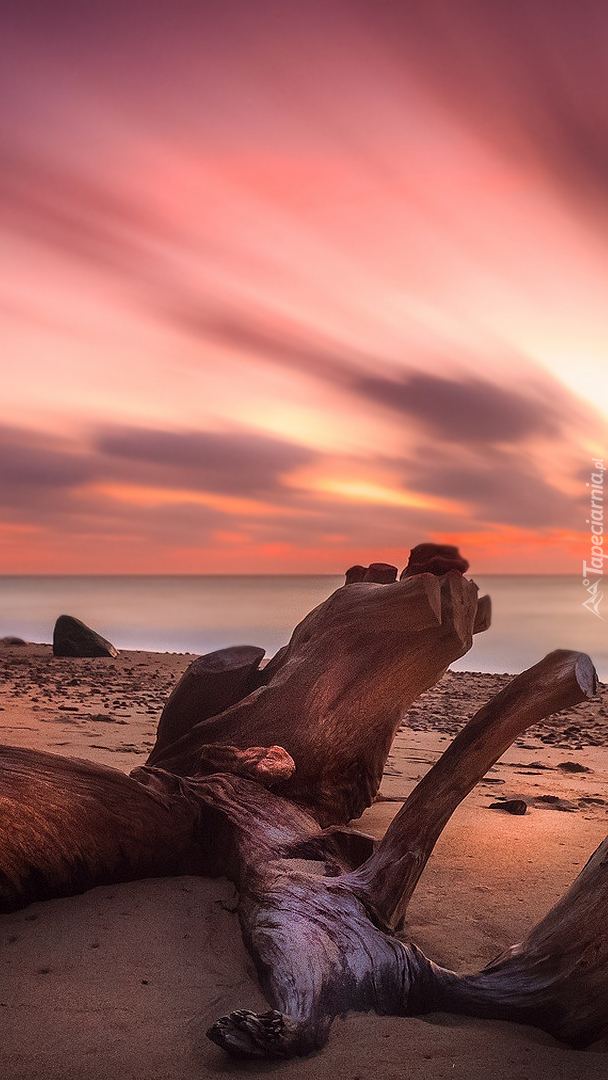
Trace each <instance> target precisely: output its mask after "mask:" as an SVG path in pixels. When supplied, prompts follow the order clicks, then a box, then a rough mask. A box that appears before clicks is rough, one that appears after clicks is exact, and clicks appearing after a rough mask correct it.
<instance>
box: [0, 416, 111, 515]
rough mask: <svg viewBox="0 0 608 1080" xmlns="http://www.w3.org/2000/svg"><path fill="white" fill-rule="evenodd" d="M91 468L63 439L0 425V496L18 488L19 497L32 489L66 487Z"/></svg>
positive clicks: (85, 477) (30, 494)
mask: <svg viewBox="0 0 608 1080" xmlns="http://www.w3.org/2000/svg"><path fill="white" fill-rule="evenodd" d="M95 472H96V470H95V466H94V463H93V462H92V461H90V460H89V459H88V458H87V457H86V456H84V455H81V454H79V453H77V452H75V451H74V449H73V448H72V447H71V446H70V444H69V443H66V442H65V441H64V440H61V439H57V438H53V437H51V436H45V435H42V434H38V433H36V432H32V431H28V430H25V429H21V428H15V427H10V426H7V425H3V426H0V499H6V498H7V497H8V495H9V493H13V494H14V493H16V492H21V500H22V501H23V500H31V499H32V498H34V497H35V494H36V493H35V492H34V491H33V489H45V488H48V489H52V490H53V491H54V492H57V491H58V490H61V489H65V490H69V489H71V488H74V487H77V486H78V485H80V484H83V483H85V482H86V481H88V480H91V479H92V478H93V477H94V475H95Z"/></svg>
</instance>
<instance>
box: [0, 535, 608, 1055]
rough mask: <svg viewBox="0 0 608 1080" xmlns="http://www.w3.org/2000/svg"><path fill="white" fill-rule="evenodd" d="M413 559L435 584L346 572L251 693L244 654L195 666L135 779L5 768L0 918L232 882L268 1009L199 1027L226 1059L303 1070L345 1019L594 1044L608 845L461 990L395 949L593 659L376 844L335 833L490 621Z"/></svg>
mask: <svg viewBox="0 0 608 1080" xmlns="http://www.w3.org/2000/svg"><path fill="white" fill-rule="evenodd" d="M418 554H419V555H420V560H419V561H420V563H421V565H425V566H431V567H432V569H430V570H425V571H423V572H421V573H418V572H412V570H415V567H416V565H417V563H416V561H415V560H414V563H413V564H412V566H411V569H409V570H408V573H407V574H405V576H402V578H401V580H399V581H396V580H394V577H395V576H396V573H395V574H393V569H394V568H387V566H386V564H372V567H370V568H368V569H366V568H364V567H357V568H353V570H352V572H349V573H350V579H348V578H347V582H348V583H347V584H346V585H345V586H343V587H342V588H341V589H338V590H337V591H336V592H335V593H334V594H333V595H332V596H330V597H329V599H328V600H326V601H325V602H324V603H323V604H321V605H319V607H317V608H316V609H315V610H314V611H312V612H311V613H310V614H309V615H308V616H307V617H306V618H305V619H304V620H303V621H302V622H301V623H300V624H299V626H297V627H296V629H295V631H294V633H293V635H292V638H291V641H290V642H289V644H288V645H287V646H286V647H284V648H283V649H282V650H280V651H279V653H278V654H277V656H276V657H275V658H274V659H273V660H272V661H270V663H269V664H268V666H267V668H266V669H265V670H263V671H261V672H260V671H258V664H259V659H260V655H259V650H255V649H253V648H249V649H248V648H247V647H238V648H236V649H234V650H222V651H221V655H220V654H212V657H211V658H206V659H205V658H201V660H199V661H195V666H194V667H193V668H191V669H190V671H189V672H187V673H186V675H185V676H184V679H183V680H182V683H181V684H180V685H179V686H178V687H177V688H176V690H175V691H174V694H173V695H172V698H171V699H170V702H169V703H168V705H167V707H166V709H165V711H164V713H163V717H162V718H161V723H160V724H159V730H158V736H157V741H156V745H155V747H154V749H153V751H152V753H151V755H150V758H149V760H148V763H147V764H146V765H145V766H143V767H140V768H137V769H135V770H133V773H132V774H131V776H130V777H127V776H124V775H123V774H121V773H119V772H117V771H116V770H113V769H107V768H104V767H101V766H96V765H93V764H92V763H88V762H81V761H75V760H70V759H65V758H61V757H57V756H55V755H52V754H42V753H37V752H35V751H28V750H17V749H15V748H10V747H6V748H3V750H2V752H1V754H0V799H1V802H2V817H1V818H0V822H1V824H0V908H1V909H2V910H4V911H7V910H14V909H15V908H16V907H19V906H23V905H25V904H27V903H29V902H31V901H32V900H35V899H36V900H40V899H45V898H47V897H51V896H64V895H68V894H69V893H74V892H78V891H82V890H84V889H86V888H91V887H92V886H93V885H98V884H102V883H109V882H117V881H126V880H131V879H133V878H136V877H144V876H150V875H155V876H158V875H162V874H178V873H201V874H212V875H218V874H225V875H226V876H227V877H229V878H230V879H231V880H232V881H233V882H234V883H235V885H236V886H237V888H238V890H239V897H240V899H239V908H238V913H239V920H240V923H241V928H242V932H243V938H244V942H245V945H246V946H247V948H248V949H249V951H250V953H251V955H252V957H253V959H254V961H255V963H256V967H257V970H258V973H259V977H260V981H261V984H262V987H263V989H264V991H265V994H266V996H267V999H268V1003H269V1006H270V1008H269V1010H268V1011H267V1012H265V1013H262V1014H258V1013H252V1012H249V1011H247V1010H246V1009H242V1010H238V1011H236V1012H233V1013H231V1014H230V1015H229V1016H225V1017H222V1018H221V1019H219V1020H218V1021H217V1022H216V1023H215V1024H214V1025H213V1027H212V1028H211V1029H210V1031H209V1033H208V1034H209V1036H210V1038H211V1039H213V1040H214V1042H216V1043H217V1044H218V1045H220V1046H221V1047H223V1049H224V1050H226V1051H227V1053H229V1054H231V1055H236V1056H244V1057H267V1058H288V1057H291V1056H294V1055H297V1054H305V1053H309V1052H311V1051H313V1050H316V1049H319V1048H320V1047H321V1046H322V1045H323V1043H324V1042H325V1041H326V1039H327V1037H328V1034H329V1031H330V1028H331V1024H332V1021H333V1019H334V1018H335V1017H336V1016H338V1015H343V1014H344V1013H346V1012H347V1011H349V1010H363V1011H368V1010H376V1012H378V1013H385V1014H395V1015H413V1014H416V1013H421V1012H425V1011H428V1010H431V1009H444V1010H451V1011H456V1012H463V1013H470V1014H472V1015H475V1016H488V1017H499V1018H501V1019H507V1020H509V1019H510V1020H517V1021H524V1022H525V1023H528V1024H535V1025H537V1026H540V1027H543V1028H545V1030H547V1031H550V1032H551V1033H552V1034H554V1035H556V1036H558V1037H560V1038H562V1039H564V1040H567V1041H568V1042H570V1043H572V1044H573V1045H577V1046H584V1045H587V1044H589V1043H591V1042H593V1041H596V1040H599V1039H602V1038H606V1037H607V1036H608V931H607V929H606V926H607V924H608V920H607V919H606V915H607V914H608V847H607V844H608V840H607V841H605V842H604V844H602V845H601V847H600V848H599V849H598V851H597V852H596V854H595V855H594V856H593V858H592V859H591V860H590V861H589V863H588V864H587V866H586V867H585V869H584V870H583V872H582V873H581V874H580V875H579V877H578V879H577V881H576V882H575V884H574V885H573V886H572V888H571V889H570V891H569V892H568V893H567V894H566V896H565V897H564V898H563V899H562V900H561V901H560V903H559V904H557V905H556V907H555V908H554V909H553V910H552V911H551V912H549V914H548V915H547V916H546V917H545V919H543V920H542V921H541V922H540V923H539V925H538V926H537V927H536V928H534V929H533V930H532V931H531V933H530V934H529V935H528V937H527V938H526V940H525V941H524V942H523V943H522V944H520V945H517V946H514V947H513V948H512V949H509V950H507V951H506V952H505V953H504V954H503V955H502V956H500V957H499V958H498V959H497V960H495V961H494V962H493V963H492V964H490V965H488V967H487V968H485V969H484V970H483V971H482V972H479V973H477V974H474V975H469V976H457V975H455V974H454V973H453V972H451V971H448V970H446V969H444V968H441V967H438V966H437V965H435V964H434V963H433V962H432V961H431V960H429V959H427V958H426V957H425V956H424V955H423V954H422V953H421V951H420V950H419V949H418V948H417V947H416V945H414V944H413V943H410V942H408V941H405V940H403V939H402V938H401V937H399V936H397V931H398V930H399V929H400V928H401V927H402V926H403V920H404V915H405V912H406V909H407V904H408V902H409V899H410V897H411V895H412V893H413V891H414V889H415V887H416V884H417V882H418V880H419V877H420V875H421V873H422V872H423V870H424V867H425V865H426V862H427V860H428V858H429V855H430V854H431V852H432V850H433V847H434V845H435V843H436V840H437V838H438V836H439V835H440V833H441V830H442V829H443V828H444V826H445V824H446V822H447V821H448V820H449V817H450V815H451V814H452V813H453V811H454V810H455V808H456V807H457V806H458V804H459V803H460V802H461V800H462V799H463V798H464V797H465V796H466V795H467V794H468V792H470V791H471V789H472V788H473V787H474V786H475V784H476V783H477V782H478V781H479V780H480V779H481V778H482V777H483V775H484V774H485V772H486V771H487V770H488V769H489V768H490V767H491V765H492V764H493V763H494V762H495V761H496V760H497V759H498V757H500V755H501V754H502V753H503V752H504V751H505V750H506V749H507V747H508V746H509V745H510V744H511V743H512V742H513V740H514V739H515V738H517V736H518V735H520V734H521V733H522V732H523V731H525V729H526V728H527V727H528V726H529V725H530V724H533V723H536V722H538V721H539V720H541V719H543V718H544V717H546V716H548V715H550V714H551V713H553V712H555V711H557V710H559V709H562V708H565V707H570V706H574V705H576V704H577V703H578V702H580V701H583V700H584V699H585V698H586V697H589V696H591V695H592V694H593V693H594V692H595V689H596V685H597V680H596V675H595V671H594V668H593V665H592V664H591V661H590V660H589V658H588V657H586V656H584V655H583V654H580V653H576V652H568V651H565V650H559V651H557V652H554V653H551V654H550V655H549V656H547V657H545V658H544V660H541V661H540V662H539V663H538V664H536V665H535V666H534V667H532V668H530V669H529V670H528V671H525V672H524V673H523V674H522V675H519V676H517V677H516V678H514V679H513V680H512V682H511V683H510V684H509V685H508V686H507V688H506V689H505V690H503V691H502V692H501V693H500V694H498V695H497V696H496V697H494V698H493V699H492V700H491V701H489V702H488V703H487V704H486V705H485V706H484V707H483V708H482V709H480V710H479V711H478V712H477V713H476V714H475V716H473V717H472V719H471V720H470V721H469V722H468V724H466V726H465V727H464V728H463V730H462V731H461V732H460V734H459V735H458V736H457V737H456V739H455V740H454V741H453V743H452V744H451V746H449V747H448V749H447V750H446V751H445V753H444V754H443V756H442V757H441V758H440V759H439V761H438V762H437V763H436V764H435V765H434V766H433V768H432V769H431V770H430V771H429V772H428V773H427V775H426V776H425V777H424V778H423V779H422V780H421V781H420V782H419V784H418V785H417V787H416V788H415V789H414V790H413V791H412V793H411V794H410V796H409V798H408V799H407V800H406V802H405V803H404V805H403V807H402V809H401V810H400V812H399V813H398V814H397V816H396V817H395V819H394V820H393V822H392V824H391V825H390V827H389V829H388V830H387V832H386V835H385V836H384V838H383V839H382V840H381V841H380V842H379V843H377V844H376V843H374V841H373V840H372V839H371V838H370V837H369V836H366V835H365V834H364V833H361V832H358V831H357V830H356V829H353V828H352V827H350V826H349V825H348V822H349V820H350V819H351V818H353V817H357V816H359V815H360V814H361V812H362V811H363V809H364V808H365V807H366V806H369V805H370V803H371V801H372V799H373V798H374V795H375V794H376V793H377V790H378V787H379V785H380V780H381V777H382V770H383V767H384V764H385V761H386V758H387V756H388V753H389V750H390V746H391V743H392V740H393V738H394V735H395V732H396V730H397V727H398V725H399V723H400V720H401V717H402V715H403V712H404V710H405V709H406V708H407V707H408V706H409V704H410V703H411V702H412V701H414V700H415V698H416V697H417V696H418V695H419V694H420V693H421V692H422V691H423V690H425V689H427V688H428V687H430V686H432V685H433V684H434V683H435V682H437V680H438V679H439V678H440V677H441V675H442V674H443V672H444V671H445V670H446V668H447V667H448V666H449V664H450V663H451V662H452V661H453V660H455V659H456V658H457V657H459V656H462V655H463V654H464V653H465V652H466V651H467V650H468V649H469V648H470V646H471V643H472V636H473V633H474V632H478V631H481V630H485V629H486V628H487V626H488V625H489V600H488V598H487V597H484V598H481V600H479V599H478V597H477V587H476V585H475V584H474V582H472V581H469V580H467V579H466V578H464V577H463V575H462V573H461V572H460V570H459V569H458V566H459V565H465V563H464V560H460V556H459V555H458V552H457V551H456V552H455V553H454V550H453V549H449V550H448V549H441V550H440V551H439V552H438V553H436V554H435V553H434V552H433V550H432V549H431V550H429V546H428V545H425V546H424V549H423V550H422V552H420V549H418ZM459 560H460V562H459ZM446 562H450V566H449V567H448V568H447V569H446ZM454 564H456V565H454ZM361 571H363V573H361ZM374 575H375V576H376V577H379V578H380V579H381V580H373V578H374ZM370 578H371V580H370ZM383 581H384V582H386V583H383ZM214 708H218V709H221V711H215V712H214V711H213V710H214Z"/></svg>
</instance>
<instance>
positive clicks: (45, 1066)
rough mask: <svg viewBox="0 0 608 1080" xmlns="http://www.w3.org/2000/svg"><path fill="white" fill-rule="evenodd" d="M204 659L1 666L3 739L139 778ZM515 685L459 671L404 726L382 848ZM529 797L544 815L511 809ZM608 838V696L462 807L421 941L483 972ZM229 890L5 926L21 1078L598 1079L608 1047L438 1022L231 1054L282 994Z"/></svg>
mask: <svg viewBox="0 0 608 1080" xmlns="http://www.w3.org/2000/svg"><path fill="white" fill-rule="evenodd" d="M192 659H193V656H192V655H190V654H184V653H180V654H178V653H150V652H138V651H124V652H121V653H120V655H119V657H118V658H117V659H58V658H54V657H53V655H52V650H51V647H50V646H48V645H26V646H4V647H3V648H2V650H1V652H0V668H1V670H2V686H3V691H2V696H1V699H0V707H1V712H0V724H1V725H2V740H1V741H2V742H3V743H7V744H11V745H16V746H24V747H33V748H36V749H41V750H48V751H51V752H53V753H58V754H64V755H67V756H74V757H83V758H88V759H90V760H93V761H96V762H100V763H103V764H106V765H111V766H113V767H115V768H118V769H120V770H122V771H125V772H128V771H129V770H130V769H132V768H133V767H135V766H136V765H138V764H143V762H144V761H145V758H146V756H147V754H148V752H149V750H150V749H151V747H152V745H153V742H154V737H155V732H156V725H157V723H158V718H159V715H160V712H161V710H162V707H163V704H164V702H165V701H166V699H167V696H168V694H169V693H170V692H171V689H172V687H173V686H174V685H175V683H176V681H177V680H178V679H179V677H180V676H181V674H182V673H183V671H184V670H185V668H186V667H187V666H188V664H189V663H190V662H191V660H192ZM508 678H509V677H508V676H504V675H497V674H485V673H467V672H460V671H459V672H448V673H447V674H446V675H445V676H444V678H443V679H442V680H441V682H440V683H439V684H438V685H437V686H436V687H435V688H434V689H433V690H431V691H428V692H427V693H426V694H425V695H423V696H422V697H421V698H419V699H418V701H417V702H415V703H414V705H413V706H412V708H411V709H410V711H409V713H408V714H407V715H406V717H405V718H404V722H403V724H402V726H401V729H400V731H399V733H398V734H397V737H396V739H395V742H394V745H393V749H392V752H391V755H390V757H389V760H388V762H387V765H386V769H385V774H384V779H383V783H382V787H381V790H380V795H379V797H378V799H377V800H376V801H375V803H374V804H373V806H372V807H370V808H369V809H368V810H367V811H366V812H365V814H364V815H363V816H362V818H361V819H360V821H359V822H358V825H359V826H360V827H361V828H363V829H365V830H366V831H368V832H371V833H373V834H374V835H375V836H381V835H382V834H383V833H384V831H385V830H386V827H387V825H388V824H389V822H390V820H391V819H392V817H393V816H394V814H395V813H396V812H397V810H398V809H399V807H400V805H401V802H402V801H403V799H404V798H405V797H406V796H407V794H408V793H409V791H411V789H412V787H413V786H414V784H415V783H416V781H417V780H418V779H419V778H420V777H421V776H422V775H424V773H425V772H426V771H427V769H428V768H429V767H430V766H431V765H432V764H433V762H434V761H436V760H437V757H438V756H439V754H440V753H441V752H442V750H443V749H445V747H446V746H447V745H448V742H449V739H450V738H451V737H452V736H453V735H454V734H455V733H456V732H457V731H458V730H459V729H460V727H461V726H462V724H463V723H464V721H465V720H466V719H467V718H468V717H469V716H470V715H472V713H473V712H474V711H475V710H476V709H477V708H478V707H479V706H480V705H481V704H483V703H484V702H485V701H486V700H487V699H488V698H489V697H490V696H492V695H493V694H495V693H496V692H497V691H498V690H499V689H501V688H502V686H503V685H505V684H506V682H508ZM511 798H523V799H525V800H526V802H527V803H528V810H527V813H526V814H525V815H524V816H513V815H511V814H508V813H505V812H504V811H503V810H501V809H499V808H494V809H491V808H490V804H491V803H495V802H500V801H504V799H511ZM607 825H608V688H607V687H606V686H601V687H600V694H599V695H598V697H596V698H595V699H594V700H593V701H591V702H588V703H585V704H584V705H580V706H577V707H576V708H574V709H571V710H568V711H567V712H565V713H564V714H559V715H557V716H554V717H552V718H550V719H549V720H546V721H545V722H543V723H542V724H541V725H538V727H536V728H534V729H531V730H530V731H528V732H527V733H526V734H525V735H524V736H522V738H520V739H519V740H517V742H516V743H515V744H514V745H513V747H511V749H510V750H509V751H508V752H507V753H506V754H505V755H504V756H503V758H502V759H501V760H500V761H499V762H498V763H497V765H496V766H495V767H494V768H493V769H491V770H490V772H489V774H488V775H487V776H486V778H485V779H484V780H483V781H482V782H481V783H480V784H479V785H478V786H477V787H476V788H475V789H474V790H473V792H472V793H471V794H470V795H469V796H468V798H467V799H466V800H465V801H464V803H463V804H462V805H461V806H460V807H459V808H458V810H457V811H456V813H455V814H454V816H453V818H452V820H451V821H450V822H449V824H448V825H447V827H446V829H445V830H444V832H443V834H442V836H441V838H440V840H439V842H438V844H437V847H436V850H435V853H434V855H433V856H432V858H431V860H430V862H429V865H428V867H427V869H426V870H425V873H424V875H423V877H422V879H421V881H420V884H419V886H418V889H417V890H416V893H415V895H414V898H413V900H412V903H411V905H410V909H409V914H408V923H407V928H406V934H407V937H408V938H410V939H411V940H413V941H415V942H416V943H417V944H418V945H419V946H420V947H421V948H422V950H423V951H424V952H425V953H426V954H427V955H428V956H429V957H431V958H432V959H433V960H435V961H437V962H438V963H441V964H444V965H447V966H450V967H453V968H454V969H456V970H458V971H466V970H475V969H478V968H479V967H480V966H482V965H483V964H485V963H487V962H488V961H489V960H491V959H492V958H493V957H494V956H495V955H496V954H497V953H499V952H500V951H501V950H502V949H503V948H504V947H505V946H507V945H510V944H513V943H514V942H517V941H519V940H521V938H522V937H523V936H524V935H525V934H526V933H527V931H528V930H529V929H530V927H531V926H532V925H533V924H534V923H535V922H537V921H538V919H539V918H540V917H542V915H543V914H544V913H545V912H546V911H547V910H548V909H549V907H550V906H551V905H552V904H553V903H554V902H555V901H556V900H557V899H558V898H559V897H560V896H561V895H562V894H563V892H564V890H565V889H566V888H567V887H568V885H569V884H570V883H571V882H572V880H573V879H574V877H575V876H576V874H577V873H578V872H579V870H580V869H582V867H583V865H584V864H585V862H586V861H587V858H588V857H589V855H590V854H591V853H592V851H593V850H594V849H595V847H596V846H597V845H598V844H599V843H600V841H601V840H602V839H603V838H604V836H605V834H606V832H607V831H608V829H607ZM235 904H236V894H235V890H234V888H233V886H232V885H231V884H230V883H229V882H227V881H226V880H225V879H221V878H220V879H217V880H208V879H203V878H194V877H180V878H174V879H162V880H147V881H141V882H133V883H129V884H124V885H119V886H111V887H109V886H108V887H101V888H97V889H93V890H91V891H90V892H88V893H86V894H84V895H82V896H77V897H70V898H67V899H62V900H55V901H50V902H46V903H37V904H33V905H30V906H29V907H28V908H26V909H25V910H23V911H19V912H16V913H14V914H11V915H3V916H0V939H1V941H2V951H1V960H0V964H1V965H2V975H1V977H0V1010H1V1012H0V1016H1V1024H2V1037H1V1039H0V1074H1V1075H2V1077H3V1080H34V1078H38V1077H43V1076H44V1077H45V1080H55V1078H57V1080H59V1078H61V1080H77V1078H78V1080H80V1078H82V1077H85V1076H86V1077H87V1078H91V1080H106V1078H107V1080H114V1078H116V1077H118V1076H120V1077H121V1080H122V1078H133V1080H135V1078H137V1080H139V1078H142V1080H143V1078H144V1077H145V1078H146V1080H164V1078H169V1077H177V1076H179V1077H180V1078H183V1080H190V1078H194V1077H201V1076H223V1075H237V1074H239V1073H254V1074H255V1073H260V1074H268V1073H271V1074H280V1075H285V1076H287V1075H288V1074H289V1075H291V1076H293V1077H298V1078H299V1077H307V1078H312V1077H317V1076H319V1075H320V1074H321V1073H323V1074H325V1073H326V1074H327V1075H329V1076H336V1077H344V1078H347V1077H348V1078H351V1080H356V1078H357V1077H359V1078H361V1080H363V1078H364V1077H379V1078H381V1080H393V1078H394V1080H397V1077H398V1078H399V1080H402V1078H403V1077H423V1076H424V1077H433V1078H444V1077H445V1078H447V1077H456V1078H462V1080H465V1078H472V1080H477V1078H478V1080H481V1078H482V1077H484V1078H485V1077H487V1076H489V1075H491V1076H492V1077H493V1078H499V1080H503V1078H504V1080H507V1078H508V1080H540V1078H541V1077H544V1076H545V1075H546V1074H547V1073H550V1074H551V1075H552V1076H555V1077H557V1078H563V1080H566V1078H574V1080H578V1078H580V1080H587V1078H589V1080H591V1078H596V1077H597V1078H599V1077H604V1076H605V1075H606V1068H607V1062H608V1058H607V1057H606V1053H605V1050H606V1049H607V1048H606V1047H599V1046H598V1047H592V1048H591V1049H588V1050H586V1051H575V1050H572V1049H569V1048H567V1047H565V1046H564V1045H563V1044H561V1043H559V1042H557V1041H556V1040H555V1039H553V1038H552V1037H551V1036H549V1035H547V1034H545V1033H544V1032H542V1031H539V1030H536V1029H532V1028H528V1027H522V1026H519V1025H516V1024H511V1023H503V1022H498V1021H486V1020H479V1019H469V1018H466V1017H460V1016H454V1015H447V1014H431V1015H428V1016H423V1017H419V1018H399V1017H379V1016H376V1015H375V1014H368V1015H355V1014H350V1015H348V1016H347V1017H346V1019H345V1020H343V1021H342V1020H338V1021H336V1023H335V1024H334V1028H333V1030H332V1034H331V1036H330V1040H329V1043H328V1045H327V1046H326V1047H325V1049H324V1050H322V1051H321V1053H320V1054H319V1055H316V1056H314V1055H313V1056H312V1057H309V1058H304V1059H297V1060H294V1061H291V1062H285V1063H280V1062H263V1063H255V1062H246V1063H240V1062H235V1061H231V1060H230V1059H228V1058H226V1057H225V1056H224V1055H223V1054H222V1052H221V1051H220V1050H219V1049H218V1048H217V1047H216V1046H214V1045H213V1044H212V1043H211V1042H210V1041H209V1040H208V1039H207V1038H206V1036H205V1032H206V1030H207V1028H208V1027H209V1025H210V1024H211V1023H212V1022H213V1021H214V1020H215V1019H217V1017H218V1016H221V1015H222V1014H224V1013H226V1012H229V1011H231V1010H233V1009H236V1008H240V1007H247V1008H252V1009H258V1010H263V1009H264V1008H265V1007H266V1006H265V1002H264V998H263V996H262V993H261V991H260V989H259V986H258V983H257V979H256V974H255V970H254V967H253V964H252V961H251V960H250V958H249V956H248V954H247V953H246V951H245V949H244V947H243V945H242V942H241V935H240V930H239V925H238V921H237V917H236V914H235Z"/></svg>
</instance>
